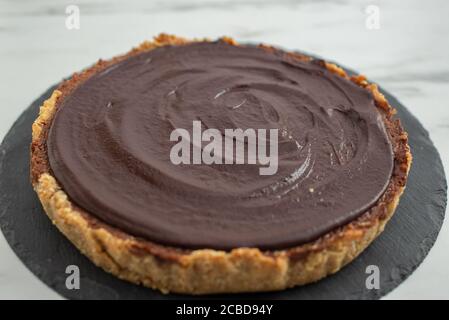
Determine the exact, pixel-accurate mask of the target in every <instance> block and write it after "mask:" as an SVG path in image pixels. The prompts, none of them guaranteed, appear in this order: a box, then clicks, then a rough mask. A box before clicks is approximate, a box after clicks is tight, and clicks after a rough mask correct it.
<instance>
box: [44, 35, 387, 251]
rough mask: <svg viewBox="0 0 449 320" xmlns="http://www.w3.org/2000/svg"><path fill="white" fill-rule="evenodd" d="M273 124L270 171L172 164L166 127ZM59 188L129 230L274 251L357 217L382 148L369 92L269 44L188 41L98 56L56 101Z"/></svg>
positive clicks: (378, 169)
mask: <svg viewBox="0 0 449 320" xmlns="http://www.w3.org/2000/svg"><path fill="white" fill-rule="evenodd" d="M193 121H201V123H202V126H203V128H215V129H218V130H220V132H224V130H225V129H236V128H241V129H243V130H246V129H278V130H279V131H278V132H279V138H278V148H279V151H278V154H279V160H278V166H279V167H278V170H277V172H276V174H274V175H260V174H259V167H260V166H259V165H258V164H232V165H230V164H210V165H207V164H179V165H175V164H173V163H172V162H171V161H170V150H171V148H172V147H173V145H175V144H176V141H170V134H171V132H172V131H173V130H174V129H177V128H184V129H187V130H191V128H192V122H193ZM47 147H48V157H49V162H50V166H51V169H52V171H53V174H54V175H55V177H56V178H57V180H58V182H59V183H60V184H61V185H62V187H63V189H64V190H65V192H66V193H67V194H68V195H69V197H70V199H71V200H72V201H73V202H74V203H75V204H76V205H78V206H79V207H81V208H83V209H85V210H86V211H87V212H89V213H91V214H92V215H94V216H96V217H97V218H99V219H100V220H102V221H105V222H106V223H108V224H110V225H112V226H115V227H117V228H119V229H121V230H123V231H126V232H128V233H129V234H131V235H134V236H138V237H142V238H145V239H147V240H150V241H154V242H156V243H160V244H164V245H171V246H176V247H183V248H213V249H224V250H229V249H232V248H236V247H258V248H261V249H282V248H287V247H291V246H295V245H300V244H303V243H306V242H308V241H311V240H315V239H317V238H318V237H320V236H321V235H323V234H325V233H327V232H329V231H331V230H332V229H334V228H336V227H338V226H341V225H343V224H345V223H348V222H349V221H351V220H353V219H355V218H356V217H357V216H359V215H361V214H362V213H363V212H365V211H366V210H367V209H369V207H370V206H372V205H373V204H374V203H375V202H376V201H377V200H378V199H379V197H380V196H381V195H382V194H383V192H384V191H385V189H386V187H387V184H388V182H389V179H390V177H391V175H392V168H393V152H392V147H391V143H390V139H389V136H388V134H387V132H386V130H385V127H384V124H383V120H382V116H381V114H380V113H379V111H378V110H377V108H376V107H375V103H374V99H373V97H372V94H371V93H370V92H369V91H367V90H365V89H363V88H360V87H358V86H357V85H355V84H353V83H352V82H350V81H348V80H347V79H344V78H342V77H339V76H337V75H334V74H333V73H331V72H329V71H328V70H327V69H326V68H325V67H324V66H323V64H322V63H319V62H318V61H300V60H299V59H297V58H295V57H293V56H292V55H289V54H286V53H285V52H282V51H280V50H274V51H271V50H264V49H262V48H259V47H253V46H235V45H230V44H228V43H225V42H222V41H217V42H200V43H191V44H187V45H180V46H164V47H160V48H157V49H154V50H152V51H149V52H145V53H141V54H138V55H135V56H132V57H128V58H127V59H124V60H122V61H121V62H118V63H115V64H113V65H112V66H109V67H108V68H107V69H105V70H103V71H100V72H98V73H96V74H94V75H93V76H91V77H90V78H89V79H88V80H86V81H85V82H84V83H82V84H80V85H79V86H78V87H76V88H75V89H74V90H73V92H72V93H71V94H70V95H68V96H67V97H65V98H64V100H62V102H61V103H60V105H59V108H58V111H57V113H56V116H55V118H54V120H53V123H52V126H51V129H50V132H49V136H48V140H47Z"/></svg>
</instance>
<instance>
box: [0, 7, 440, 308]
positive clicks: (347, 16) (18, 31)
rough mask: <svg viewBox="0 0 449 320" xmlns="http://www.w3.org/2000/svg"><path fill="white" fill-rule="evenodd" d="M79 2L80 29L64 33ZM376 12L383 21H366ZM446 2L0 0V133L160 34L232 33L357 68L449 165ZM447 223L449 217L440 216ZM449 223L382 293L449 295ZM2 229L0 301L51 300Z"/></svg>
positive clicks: (413, 296) (389, 296) (4, 132)
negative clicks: (39, 100) (49, 95)
mask: <svg viewBox="0 0 449 320" xmlns="http://www.w3.org/2000/svg"><path fill="white" fill-rule="evenodd" d="M69 4H76V5H78V6H79V8H80V12H81V28H80V29H79V30H68V29H67V28H66V26H65V19H66V14H65V8H66V6H67V5H69ZM368 5H376V6H378V7H379V9H380V28H379V29H378V30H370V29H368V28H366V25H365V21H366V18H367V13H366V12H365V10H366V8H367V6H368ZM448 15H449V2H448V1H444V0H432V1H419V0H412V1H399V0H395V1H392V0H390V1H381V0H372V1H359V0H338V1H329V0H319V1H312V0H301V1H294V0H270V1H251V0H237V1H230V0H227V1H225V0H223V1H214V0H200V1H193V0H190V1H181V0H176V1H167V0H165V1H162V0H161V1H144V0H139V1H133V2H129V1H118V0H114V1H87V0H80V1H76V0H73V1H50V0H41V1H32V0H27V1H15V0H0V72H1V80H0V137H3V136H4V135H5V134H6V132H7V130H8V129H9V128H10V126H11V125H12V123H13V122H14V120H15V119H16V118H17V117H18V115H19V114H20V113H21V112H22V111H23V110H24V109H25V108H26V107H27V106H28V105H29V104H30V103H31V101H32V100H33V99H34V98H36V97H38V96H39V95H40V94H41V93H42V92H44V91H45V90H46V89H47V88H48V87H49V86H50V85H52V84H54V83H56V82H58V81H60V80H61V79H62V78H63V77H66V76H68V75H70V74H71V73H72V72H74V71H76V70H80V69H82V68H84V67H86V66H88V65H90V64H92V63H93V62H94V61H96V60H97V59H99V58H108V57H111V56H114V55H116V54H118V53H121V52H126V51H127V50H129V48H131V47H133V46H135V45H137V44H138V43H139V42H141V41H142V40H144V39H148V38H151V37H152V36H154V35H156V34H158V33H160V32H168V33H174V34H177V35H181V36H185V37H209V38H216V37H219V36H222V35H229V36H232V37H235V38H236V39H237V40H239V41H241V42H266V43H270V44H276V45H279V46H282V47H284V48H287V49H292V50H303V51H306V52H311V53H314V54H317V55H320V56H322V57H325V58H326V59H329V60H334V61H337V62H339V63H341V64H342V65H345V66H347V67H350V68H352V69H355V70H357V71H359V72H361V73H364V74H366V75H368V77H369V78H370V79H371V80H373V81H375V82H378V83H379V84H380V85H381V86H382V87H384V88H386V89H387V90H388V91H389V92H391V93H392V94H394V95H395V96H397V97H398V98H399V100H401V102H402V103H403V104H404V105H406V106H407V107H408V108H409V110H410V111H411V112H412V113H413V114H414V115H415V116H416V117H417V118H418V119H420V121H421V122H422V123H423V125H424V126H425V127H426V128H427V130H428V131H429V133H430V136H431V138H432V140H433V141H434V143H435V145H436V146H437V148H438V150H439V151H440V154H441V157H442V160H443V163H444V165H445V168H446V170H448V168H449V142H448V137H449V107H448V102H447V101H448V93H449V59H448V57H449V41H448V36H449V19H448ZM446 220H447V219H446ZM448 247H449V223H448V222H447V221H446V222H445V224H444V225H443V228H442V230H441V233H440V235H439V238H438V239H437V242H436V244H435V246H434V248H433V249H432V250H431V252H430V254H429V256H428V257H427V258H426V260H425V261H424V262H423V264H422V265H421V266H420V267H419V268H418V269H417V270H416V272H415V273H413V275H412V276H411V277H410V278H408V279H407V280H406V281H405V282H404V283H403V284H401V285H400V286H399V287H398V288H397V289H395V290H394V291H393V292H392V293H390V294H389V295H388V296H387V297H386V298H387V299H388V298H449V276H448V274H447V272H448V271H447V265H449V254H448V253H447V248H448ZM57 297H58V296H57V295H56V294H55V293H54V292H52V291H51V290H50V289H48V288H47V287H46V286H45V285H44V284H42V283H40V281H39V280H37V279H36V278H35V277H34V276H33V275H32V274H31V273H30V272H29V271H28V270H27V269H26V268H25V267H24V266H23V265H22V264H21V262H20V261H19V260H18V259H17V258H16V257H15V255H14V253H13V252H12V251H11V249H10V248H9V247H8V245H7V244H6V241H5V240H4V238H3V236H2V235H0V298H57Z"/></svg>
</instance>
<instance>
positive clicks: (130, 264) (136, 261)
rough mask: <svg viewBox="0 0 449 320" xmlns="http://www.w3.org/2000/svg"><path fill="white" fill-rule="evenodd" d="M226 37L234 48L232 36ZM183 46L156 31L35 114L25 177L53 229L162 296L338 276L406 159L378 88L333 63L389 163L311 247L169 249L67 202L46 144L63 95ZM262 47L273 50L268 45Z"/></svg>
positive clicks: (390, 195) (385, 214) (377, 220)
mask: <svg viewBox="0 0 449 320" xmlns="http://www.w3.org/2000/svg"><path fill="white" fill-rule="evenodd" d="M224 39H225V41H227V42H228V43H230V44H233V45H237V43H235V41H234V40H232V39H229V38H224ZM194 41H196V40H194ZM201 41H204V40H201ZM188 42H189V41H187V40H185V39H182V38H178V37H174V36H168V35H164V34H162V35H160V36H158V37H157V38H155V39H154V41H152V42H144V43H143V44H141V45H140V46H139V47H137V48H135V49H133V50H132V51H131V52H129V53H128V54H126V55H123V56H120V57H116V58H113V59H112V60H110V61H101V60H100V61H99V62H98V63H97V64H96V65H95V66H93V67H91V68H89V69H87V70H86V71H84V72H82V73H80V74H74V75H73V77H72V78H71V79H69V80H67V81H65V82H63V83H62V84H61V85H60V86H59V88H58V89H57V90H55V91H54V92H53V94H52V96H51V97H50V98H49V99H48V100H47V101H45V102H44V104H43V106H42V107H41V109H40V113H39V117H38V118H37V119H36V121H35V122H34V124H33V131H32V145H31V180H32V184H33V187H34V189H35V191H36V192H37V194H38V196H39V199H40V201H41V203H42V205H43V207H44V210H45V212H46V213H47V215H48V216H49V217H50V219H51V220H52V221H53V223H54V224H55V225H56V226H57V227H58V229H59V230H60V231H61V232H62V233H63V234H64V235H65V236H66V237H67V238H68V239H69V240H70V241H71V242H72V243H73V244H75V246H76V247H77V248H78V249H79V250H80V251H81V252H82V253H83V254H85V255H86V256H88V257H89V258H90V259H91V260H92V261H93V262H94V263H95V264H96V265H97V266H100V267H102V268H103V269H104V270H106V271H108V272H110V273H112V274H114V275H116V276H117V277H119V278H121V279H125V280H128V281H131V282H134V283H136V284H142V285H144V286H147V287H151V288H154V289H159V290H160V291H162V292H164V293H167V292H177V293H188V294H206V293H225V292H226V293H231V292H254V291H271V290H282V289H285V288H288V287H293V286H295V285H302V284H306V283H310V282H314V281H317V280H319V279H321V278H323V277H325V276H327V275H329V274H332V273H335V272H337V271H338V270H339V269H341V268H342V267H343V266H344V265H346V264H347V263H349V262H350V261H352V260H353V259H354V258H355V257H357V256H358V254H360V253H361V252H362V251H363V250H364V249H365V248H366V247H367V246H368V245H369V244H370V243H371V242H372V241H373V240H374V239H375V238H376V237H377V236H378V235H379V234H380V233H381V232H382V231H383V229H384V227H385V224H386V223H387V222H388V220H389V219H390V218H391V216H392V215H393V213H394V211H395V208H396V206H397V204H398V202H399V198H400V196H401V194H402V192H403V190H404V188H405V182H406V179H407V174H408V171H409V168H410V164H411V154H410V150H409V146H408V144H407V134H406V133H405V132H404V131H403V129H402V127H401V126H400V124H399V121H397V120H394V119H393V115H394V109H393V108H392V107H391V106H390V105H389V104H388V102H387V101H386V99H385V98H384V97H383V95H382V94H381V93H379V91H378V89H377V86H376V85H374V84H369V83H368V82H367V81H366V79H365V77H363V76H355V77H351V78H349V77H348V76H347V75H346V73H345V72H344V71H343V70H342V69H341V68H339V67H337V66H336V65H334V64H330V63H326V62H323V63H324V64H325V66H326V67H327V68H328V69H329V70H330V71H332V72H334V73H335V74H337V75H339V76H341V77H345V78H348V79H350V80H351V81H353V82H354V83H356V84H358V85H359V86H361V87H363V88H366V90H370V91H371V92H372V94H373V96H374V99H375V101H376V106H377V107H378V109H379V110H380V112H381V114H382V116H383V118H384V123H385V125H386V128H387V131H388V132H389V134H390V137H391V141H392V145H393V150H394V155H395V160H394V161H395V163H394V169H393V175H392V177H391V179H390V182H389V185H388V187H387V190H386V191H385V193H384V195H383V196H382V197H381V198H380V199H379V200H378V201H377V202H376V204H375V205H374V206H373V207H372V208H371V209H370V210H368V211H367V212H365V213H363V214H362V215H361V216H360V217H359V218H357V219H355V220H354V221H352V222H351V223H349V224H346V225H344V226H342V227H340V228H337V229H335V230H333V231H331V232H329V233H327V234H326V235H324V236H322V237H320V238H319V239H317V240H315V241H313V242H310V243H307V244H303V245H300V246H297V247H292V248H288V249H284V250H276V251H261V250H259V249H257V248H236V249H234V250H231V251H229V252H226V251H220V250H213V249H201V250H185V249H180V248H174V247H168V246H164V245H160V244H157V243H153V242H150V241H147V240H144V239H140V238H136V237H133V236H131V235H129V234H126V233H123V232H122V231H120V230H118V229H116V228H114V227H112V226H109V225H107V224H106V223H104V222H103V221H100V220H98V219H97V218H95V217H94V216H93V215H91V214H89V213H88V212H86V211H84V210H82V209H81V208H79V207H77V206H76V205H75V204H73V203H72V202H71V201H70V198H69V197H68V196H67V194H66V193H65V192H64V190H62V189H61V187H60V186H59V185H58V183H57V181H56V179H55V178H54V176H53V175H52V172H51V168H50V166H49V163H48V157H47V150H46V139H47V134H48V130H49V128H50V126H51V122H52V119H53V116H54V114H55V112H56V110H57V108H58V106H59V104H60V103H61V101H63V99H64V98H65V96H67V95H69V94H70V93H71V92H72V91H73V89H74V88H76V87H77V86H78V85H79V84H80V83H82V82H83V81H84V80H86V79H87V78H89V77H90V76H91V75H93V74H94V73H96V72H99V71H101V70H103V69H104V68H107V67H108V66H109V65H111V64H113V63H115V62H118V61H121V60H123V59H126V58H127V57H129V56H131V55H135V54H138V53H141V52H143V51H148V50H152V49H153V48H156V47H158V46H164V45H182V44H186V43H188ZM263 48H264V49H265V50H272V48H271V47H269V46H263ZM291 55H292V56H294V57H296V58H298V59H305V60H308V59H310V58H309V57H306V56H303V55H299V54H291Z"/></svg>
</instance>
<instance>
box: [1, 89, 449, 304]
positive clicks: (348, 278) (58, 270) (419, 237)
mask: <svg viewBox="0 0 449 320" xmlns="http://www.w3.org/2000/svg"><path fill="white" fill-rule="evenodd" d="M54 88H55V87H52V88H50V89H49V90H48V91H47V92H45V93H44V94H43V95H42V96H41V97H40V98H39V99H37V100H36V101H35V102H33V104H32V105H31V106H30V107H29V108H28V109H27V110H26V111H25V112H24V113H23V114H22V115H21V116H20V118H19V119H18V120H17V121H16V123H15V124H14V125H13V127H12V128H11V130H10V131H9V133H8V134H7V135H6V137H5V139H4V141H3V143H2V145H1V147H0V227H1V229H2V230H3V233H4V235H5V237H6V239H7V240H8V242H9V244H10V246H11V247H12V249H13V250H14V251H15V253H16V254H17V256H18V257H19V258H20V259H21V260H22V261H23V263H24V264H25V265H26V266H27V267H28V268H29V269H30V270H31V271H32V272H33V273H34V274H35V275H36V276H37V277H39V278H40V279H41V280H42V281H43V282H45V283H46V284H47V285H48V286H50V287H51V288H53V289H54V290H56V291H57V292H58V293H60V294H61V295H62V296H64V297H66V298H73V299H176V298H184V299H190V298H191V299H195V297H190V296H183V295H172V294H170V295H162V294H160V293H159V292H158V291H154V290H151V289H148V288H144V287H140V286H136V285H133V284H130V283H128V282H125V281H122V280H119V279H117V278H115V277H113V276H112V275H110V274H108V273H106V272H104V271H103V270H101V269H100V268H97V267H96V266H95V265H94V264H92V263H91V262H90V261H89V260H88V259H87V258H86V257H84V256H83V255H82V254H81V253H79V252H78V250H77V249H76V248H75V247H74V246H73V245H72V244H71V243H70V242H69V241H68V240H67V239H66V238H65V237H64V236H63V235H62V234H61V233H60V232H59V231H58V230H57V229H56V228H55V227H54V226H53V225H52V224H51V222H50V220H49V219H48V218H47V216H46V215H45V213H44V211H43V209H42V207H41V204H40V202H39V200H38V199H37V197H36V194H35V193H34V191H33V190H32V188H31V185H30V182H29V145H30V141H31V124H32V123H33V121H34V119H35V118H36V116H37V113H38V108H39V106H40V105H41V104H42V102H43V101H44V100H45V99H46V98H47V97H49V96H50V94H51V92H52V90H53V89H54ZM384 93H385V92H384ZM385 94H386V96H387V98H388V99H389V101H390V103H391V104H392V105H393V106H394V107H396V108H397V110H398V116H399V118H400V119H401V121H402V123H403V125H404V127H405V129H406V130H407V132H408V133H409V140H410V146H411V149H412V154H413V158H414V159H413V165H412V169H411V171H410V176H409V180H408V183H407V189H406V191H405V193H404V195H403V196H402V198H401V202H400V204H399V207H398V208H397V210H396V214H395V215H394V216H393V218H392V220H391V221H390V222H389V223H388V224H387V227H386V229H385V231H384V232H383V234H381V235H380V237H379V238H378V239H376V240H375V241H374V242H373V244H372V245H371V246H369V248H367V249H366V250H365V251H364V252H363V253H362V254H361V255H360V256H359V257H358V258H357V259H356V260H355V261H353V262H352V263H351V264H349V265H348V266H346V267H345V268H344V269H343V270H341V271H340V272H338V273H337V274H335V275H332V276H330V277H328V278H326V279H323V280H321V281H319V282H317V283H314V284H310V285H307V286H303V287H298V288H293V289H289V290H284V291H280V292H270V293H256V294H238V295H220V296H210V297H212V298H232V299H259V298H260V299H377V298H380V297H381V296H383V295H385V294H386V293H388V292H389V291H391V290H392V289H394V288H395V287H396V286H398V285H399V284H400V283H401V282H402V281H404V280H405V279H406V278H407V277H408V276H409V275H410V274H411V273H412V272H413V271H414V270H415V269H416V267H417V266H418V265H419V264H420V263H421V262H422V261H423V259H424V258H425V256H426V255H427V253H428V252H429V250H430V248H431V247H432V245H433V243H434V242H435V239H436V237H437V235H438V232H439V230H440V228H441V225H442V223H443V219H444V213H445V207H446V191H447V185H446V180H445V174H444V170H443V166H442V164H441V160H440V157H439V155H438V152H437V150H436V149H435V147H434V146H433V144H432V142H431V141H430V139H429V135H428V133H427V131H426V130H425V129H424V128H423V127H422V125H421V124H420V123H419V122H418V120H417V119H416V118H414V117H413V116H412V115H411V114H410V113H409V112H408V111H407V110H406V109H405V108H404V107H403V106H402V105H401V104H400V103H399V102H398V101H397V100H396V99H395V98H394V97H392V96H391V95H389V94H388V93H385ZM68 265H76V266H78V267H79V269H80V275H81V280H80V289H79V290H68V289H67V288H66V286H65V281H66V277H67V274H65V270H66V267H67V266H68ZM369 265H375V266H378V267H379V271H380V288H379V289H372V290H368V289H367V288H366V284H365V283H366V279H367V277H368V276H369V274H367V273H366V270H367V266H369ZM201 298H202V299H204V298H206V297H204V296H203V297H201ZM207 298H208V297H207Z"/></svg>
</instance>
